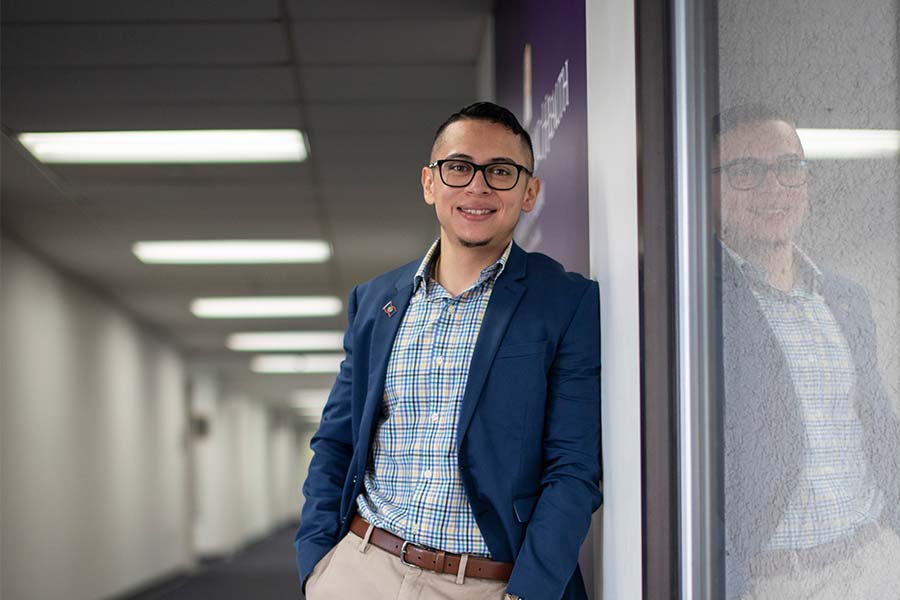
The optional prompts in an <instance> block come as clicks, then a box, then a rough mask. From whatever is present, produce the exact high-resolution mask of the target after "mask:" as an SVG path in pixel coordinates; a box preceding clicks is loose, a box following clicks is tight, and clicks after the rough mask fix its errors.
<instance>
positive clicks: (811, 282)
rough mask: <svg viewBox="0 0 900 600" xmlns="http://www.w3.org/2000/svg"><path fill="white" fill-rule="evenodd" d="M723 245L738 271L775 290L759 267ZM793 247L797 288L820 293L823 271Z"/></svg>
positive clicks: (796, 246)
mask: <svg viewBox="0 0 900 600" xmlns="http://www.w3.org/2000/svg"><path fill="white" fill-rule="evenodd" d="M721 244H722V248H724V249H725V251H726V252H727V253H728V254H729V256H731V258H732V259H733V260H734V262H735V264H737V266H738V269H740V271H741V272H742V273H743V274H744V275H746V276H747V277H748V278H749V279H750V281H751V282H753V283H754V284H756V285H760V286H764V287H766V288H771V289H773V290H774V289H775V288H773V287H772V286H771V285H769V282H768V281H766V276H765V274H764V273H763V272H762V270H761V269H760V268H759V267H757V266H756V265H754V264H753V263H751V262H749V261H747V260H745V259H744V258H743V257H741V255H740V254H738V253H737V252H735V251H734V250H733V249H732V248H731V247H730V246H728V244H726V243H725V242H721ZM791 245H792V246H793V250H794V272H795V274H796V275H797V282H798V284H799V285H798V286H795V287H800V288H801V289H802V290H805V291H809V292H813V293H818V292H819V290H821V289H822V279H823V274H822V270H821V269H820V268H819V267H818V266H817V265H816V263H815V262H813V260H812V259H811V258H810V257H809V255H808V254H806V252H804V251H803V250H802V249H801V248H800V247H799V246H798V245H797V244H795V243H793V242H792V243H791ZM779 291H780V290H779Z"/></svg>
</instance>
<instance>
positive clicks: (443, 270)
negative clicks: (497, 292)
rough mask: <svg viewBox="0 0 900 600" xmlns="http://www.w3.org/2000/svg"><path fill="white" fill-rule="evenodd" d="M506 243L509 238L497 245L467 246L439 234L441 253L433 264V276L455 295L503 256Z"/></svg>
mask: <svg viewBox="0 0 900 600" xmlns="http://www.w3.org/2000/svg"><path fill="white" fill-rule="evenodd" d="M508 245H509V240H507V241H506V242H505V243H503V244H502V245H499V246H498V245H495V244H489V245H487V246H479V247H475V248H468V247H465V246H462V245H460V244H454V243H450V242H448V241H447V238H446V237H445V236H444V235H441V253H440V256H439V257H438V260H437V263H436V264H435V269H434V278H435V279H436V280H437V281H438V283H440V284H441V287H443V288H444V289H445V290H447V292H449V293H450V294H451V295H453V296H457V295H459V294H461V293H462V292H464V291H466V290H467V289H469V288H470V287H472V285H474V284H475V282H477V281H478V278H479V277H481V272H482V271H483V270H484V269H485V268H486V267H489V266H490V265H492V264H494V263H495V262H497V260H498V259H499V258H500V257H501V256H503V251H504V250H506V247H507V246H508Z"/></svg>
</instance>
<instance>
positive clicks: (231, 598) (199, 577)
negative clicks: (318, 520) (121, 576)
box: [122, 524, 302, 600]
mask: <svg viewBox="0 0 900 600" xmlns="http://www.w3.org/2000/svg"><path fill="white" fill-rule="evenodd" d="M296 529H297V526H296V525H295V524H292V525H289V526H286V527H284V528H282V529H280V530H278V531H277V532H275V533H273V534H272V535H270V536H268V537H266V538H264V539H262V540H260V541H259V542H257V543H255V544H253V545H251V546H249V547H248V548H245V549H244V550H242V551H240V552H239V553H237V554H236V555H235V556H233V557H232V558H230V559H223V560H220V561H216V562H212V563H207V564H204V565H203V566H201V567H200V568H199V569H198V570H197V571H196V573H194V574H192V575H187V576H184V577H179V578H177V579H174V580H169V581H167V582H165V583H163V584H160V585H158V586H155V587H153V588H152V589H148V590H145V591H144V592H142V593H140V594H138V595H135V596H128V597H127V598H123V599H122V600H206V599H210V600H212V599H213V598H215V599H216V600H245V599H252V600H276V599H277V600H284V599H291V600H294V599H297V598H302V595H301V594H300V584H299V582H298V580H297V567H296V563H295V562H294V546H293V542H294V533H295V532H296Z"/></svg>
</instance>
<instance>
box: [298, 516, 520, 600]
mask: <svg viewBox="0 0 900 600" xmlns="http://www.w3.org/2000/svg"><path fill="white" fill-rule="evenodd" d="M459 579H460V578H458V577H457V576H456V575H448V574H446V573H435V572H433V571H426V570H423V569H417V568H415V567H408V566H406V565H404V564H403V563H401V562H400V558H399V557H397V556H394V555H392V554H388V553H387V552H385V551H384V550H382V549H381V548H376V547H375V546H372V545H371V544H368V543H366V542H364V541H363V539H362V538H360V537H359V536H357V535H355V534H353V533H352V532H351V533H348V534H347V535H346V536H345V537H344V539H342V540H341V541H340V543H339V544H338V545H337V546H335V547H334V548H332V549H331V552H329V553H328V554H326V555H325V557H324V558H323V559H322V560H320V561H319V563H318V564H317V565H316V567H315V569H313V572H312V574H311V575H310V576H309V579H307V581H306V598H307V600H349V599H351V598H365V600H503V597H504V595H505V594H506V582H504V581H493V580H488V579H476V578H474V577H468V578H463V579H462V581H461V582H458V580H459Z"/></svg>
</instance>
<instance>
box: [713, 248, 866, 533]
mask: <svg viewBox="0 0 900 600" xmlns="http://www.w3.org/2000/svg"><path fill="white" fill-rule="evenodd" d="M729 252H730V254H731V256H732V257H733V258H734V259H735V261H736V262H737V264H738V266H739V267H740V269H741V271H742V272H743V273H744V275H745V276H746V277H747V279H748V281H749V282H750V287H751V289H752V290H753V295H754V296H755V297H756V300H757V301H758V302H759V306H760V308H761V309H762V312H763V314H765V317H766V321H767V322H768V324H769V327H770V328H771V329H772V332H773V333H774V335H775V337H776V339H777V340H778V343H779V345H780V347H781V351H782V352H783V353H784V357H785V360H786V361H787V365H788V369H789V371H790V375H791V380H792V381H793V384H794V393H795V395H796V397H797V401H798V402H799V403H800V412H801V415H802V420H803V424H804V427H805V435H804V436H803V437H800V438H798V441H797V443H803V444H804V463H803V470H802V472H801V474H800V480H799V481H798V484H797V487H796V489H795V490H794V495H793V497H792V498H791V501H790V502H789V503H788V506H787V509H786V510H785V513H784V515H783V516H782V519H781V522H780V523H779V524H778V527H777V528H776V530H775V534H774V535H773V536H772V539H771V541H770V543H769V548H768V549H769V550H780V549H800V548H809V547H812V546H816V545H819V544H824V543H827V542H832V541H835V540H838V539H840V538H842V537H845V536H847V535H849V534H851V533H853V531H854V530H855V529H856V528H858V527H859V526H861V525H864V524H866V523H872V522H875V521H877V520H878V517H879V516H880V514H881V510H882V507H883V503H884V499H883V495H882V493H881V492H880V491H878V490H877V488H876V486H875V483H874V480H873V478H872V473H871V469H870V468H869V466H868V459H867V458H866V453H865V450H864V448H863V438H864V436H863V428H862V423H861V422H860V420H859V416H858V415H857V413H856V409H855V397H854V396H855V393H856V392H855V387H856V366H855V365H854V364H853V357H852V356H851V354H850V348H849V347H848V345H847V340H846V339H845V338H844V335H843V333H842V332H841V328H840V326H839V325H838V324H837V322H836V321H835V319H834V315H833V314H832V313H831V310H830V309H829V308H828V305H827V304H826V303H825V299H824V298H823V297H822V295H821V293H820V287H821V280H822V273H821V271H819V269H818V268H817V267H816V266H815V265H814V264H813V262H812V261H811V260H810V259H809V258H808V257H807V256H806V255H805V254H804V253H803V252H802V251H801V250H800V249H799V248H795V252H794V258H795V260H794V262H795V265H796V267H797V269H796V271H797V274H798V277H797V282H796V283H795V285H794V288H793V289H792V290H790V291H789V292H783V291H781V290H778V289H776V288H774V287H772V286H770V285H768V283H766V280H765V276H764V275H763V274H762V273H760V272H759V270H758V269H756V268H755V267H753V266H752V265H751V264H750V263H748V262H746V261H744V260H742V259H741V258H740V257H739V256H737V254H735V253H734V252H732V251H731V250H730V249H729ZM765 376H766V374H765V373H760V377H765Z"/></svg>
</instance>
